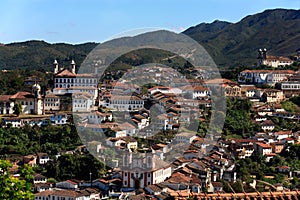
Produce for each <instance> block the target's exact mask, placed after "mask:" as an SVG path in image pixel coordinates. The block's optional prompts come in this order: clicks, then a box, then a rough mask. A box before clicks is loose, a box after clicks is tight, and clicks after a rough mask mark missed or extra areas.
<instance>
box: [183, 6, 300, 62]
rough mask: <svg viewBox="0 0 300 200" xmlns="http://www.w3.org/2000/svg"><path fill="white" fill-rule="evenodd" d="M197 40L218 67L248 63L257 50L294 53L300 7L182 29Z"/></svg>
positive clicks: (286, 54) (296, 45)
mask: <svg viewBox="0 0 300 200" xmlns="http://www.w3.org/2000/svg"><path fill="white" fill-rule="evenodd" d="M183 33H184V34H187V35H188V36H190V37H192V38H193V39H195V40H196V41H198V42H199V43H200V44H201V45H203V46H204V48H205V49H206V50H207V51H208V52H209V53H210V55H211V56H212V57H213V58H214V60H215V62H216V63H217V64H218V65H219V66H220V67H228V66H237V65H251V64H253V63H255V62H256V56H257V49H259V48H267V49H268V50H269V54H270V55H284V56H290V55H294V54H295V51H296V50H297V49H298V48H299V41H300V10H287V9H274V10H266V11H264V12H262V13H258V14H255V15H250V16H247V17H245V18H243V19H242V20H241V21H239V22H237V23H228V22H221V21H215V22H213V23H211V24H206V23H202V24H199V25H197V26H195V27H191V28H189V29H187V30H186V31H184V32H183Z"/></svg>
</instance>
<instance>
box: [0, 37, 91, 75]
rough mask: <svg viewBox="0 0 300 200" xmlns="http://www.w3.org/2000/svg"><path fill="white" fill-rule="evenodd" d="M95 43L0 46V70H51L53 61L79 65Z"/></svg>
mask: <svg viewBox="0 0 300 200" xmlns="http://www.w3.org/2000/svg"><path fill="white" fill-rule="evenodd" d="M96 45H97V44H96V43H85V44H79V45H71V44H64V43H57V44H49V43H46V42H44V41H27V42H20V43H11V44H7V45H3V46H0V69H31V70H33V69H34V70H42V71H49V70H51V67H52V63H53V61H54V59H57V60H58V62H59V64H60V66H61V67H62V66H68V65H69V64H70V61H71V60H72V59H74V60H75V61H76V62H77V64H80V63H81V62H82V61H83V60H84V59H85V57H86V56H87V54H88V53H89V52H90V51H91V50H92V49H93V48H94V47H95V46H96Z"/></svg>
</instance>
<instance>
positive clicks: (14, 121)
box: [3, 117, 24, 128]
mask: <svg viewBox="0 0 300 200" xmlns="http://www.w3.org/2000/svg"><path fill="white" fill-rule="evenodd" d="M3 123H4V126H6V127H7V126H11V127H14V128H20V127H22V126H24V124H23V121H22V120H21V118H19V117H8V118H4V119H3Z"/></svg>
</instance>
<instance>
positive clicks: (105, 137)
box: [0, 49, 300, 200]
mask: <svg viewBox="0 0 300 200" xmlns="http://www.w3.org/2000/svg"><path fill="white" fill-rule="evenodd" d="M297 53H298V54H296V55H295V57H294V59H293V60H292V59H291V58H287V57H283V56H280V57H276V56H269V55H268V53H267V49H259V50H258V57H257V67H256V68H255V69H251V68H249V69H245V70H242V71H240V72H239V74H238V76H237V77H236V80H237V81H234V80H229V79H226V78H221V77H217V78H215V77H208V76H209V75H208V74H210V73H208V74H205V76H200V75H201V73H205V72H199V74H200V75H199V74H195V73H194V75H195V76H194V77H193V78H188V79H185V80H186V81H185V83H183V82H181V80H182V79H183V78H184V77H183V75H182V74H179V73H178V74H176V73H173V70H171V69H170V68H166V67H163V66H160V65H158V64H155V65H154V66H151V67H149V68H145V69H143V73H140V72H139V71H137V72H135V70H134V69H129V70H127V71H126V72H125V73H127V74H130V76H128V77H129V78H128V79H122V80H121V81H120V80H116V79H114V78H112V77H113V76H112V74H111V72H110V73H108V74H106V77H105V78H102V77H99V75H98V71H97V67H95V72H94V73H77V72H78V69H76V68H77V66H76V63H75V61H74V60H72V61H71V62H70V66H69V67H67V68H60V66H59V62H58V61H57V60H54V62H53V68H52V69H51V70H52V71H51V73H52V75H53V76H52V80H53V85H52V88H47V90H43V88H42V87H41V86H40V83H39V81H38V79H37V77H27V79H26V81H25V83H24V84H26V87H27V88H30V90H31V91H28V90H27V91H18V92H17V93H15V94H12V95H0V115H1V126H2V128H15V129H25V128H26V127H28V126H30V127H47V126H58V127H64V126H67V125H73V126H76V130H77V132H78V133H79V135H80V137H81V139H82V143H83V144H82V145H80V146H77V147H76V148H75V149H73V150H69V151H61V152H55V153H53V152H37V153H36V154H32V155H21V156H20V155H16V156H15V157H13V156H12V158H10V160H12V161H13V164H14V167H15V168H16V167H18V165H22V164H28V165H30V166H32V167H33V168H38V167H39V166H41V167H43V166H45V165H47V163H48V164H49V163H51V162H52V161H53V159H57V158H59V157H60V156H61V155H63V154H84V153H86V152H89V153H90V154H92V155H93V156H94V157H96V158H97V159H99V160H100V161H101V162H105V164H107V165H109V167H108V170H107V171H106V173H105V174H103V176H102V177H99V178H97V179H93V174H92V173H91V172H90V173H89V175H90V176H89V177H85V179H84V180H77V179H72V178H71V179H66V180H60V181H56V182H53V181H49V179H50V180H51V179H53V177H46V176H45V175H44V174H43V171H41V173H34V178H33V180H32V183H33V184H32V191H33V192H34V195H35V199H36V200H50V199H51V200H52V199H55V200H56V199H60V200H63V199H65V200H67V199H73V200H82V199H91V200H92V199H93V200H96V199H113V198H118V199H132V200H134V199H158V200H162V199H187V198H189V197H193V196H194V197H196V198H197V197H199V199H202V198H203V199H204V198H205V199H207V198H221V197H222V198H224V199H225V198H226V199H228V198H227V197H226V195H227V194H231V195H234V194H237V197H236V198H241V199H242V198H246V197H245V196H243V197H242V196H241V197H239V196H238V194H240V193H244V194H247V193H248V192H250V191H251V192H255V193H260V192H261V194H263V193H264V192H265V193H264V194H265V195H267V194H266V192H270V195H271V193H274V195H275V194H276V195H278V196H282V195H283V194H284V193H286V194H289V192H290V193H291V198H290V199H297V196H298V198H299V193H298V191H297V189H299V188H300V184H299V181H298V182H297V183H296V181H295V180H298V179H300V168H299V166H294V165H293V164H292V163H288V162H279V161H278V162H276V160H278V159H279V157H280V155H282V154H284V153H286V152H290V153H291V152H292V148H293V146H295V145H299V144H300V129H299V128H298V127H296V125H297V124H298V123H299V120H300V111H298V110H296V111H294V110H291V109H287V104H288V103H286V102H290V99H293V98H297V97H298V96H299V94H300V69H299V70H292V69H290V68H289V66H291V65H293V64H294V63H296V62H298V61H299V57H300V52H297ZM254 60H255V58H254ZM298 64H299V62H298ZM298 66H299V65H298ZM258 68H261V69H258ZM49 71H50V69H49ZM114 73H116V74H117V73H118V72H117V71H115V72H114ZM123 73H124V72H123ZM107 77H109V78H107ZM203 77H204V78H203ZM139 80H164V81H165V83H168V84H165V85H163V84H161V82H160V81H158V82H157V83H155V81H152V82H151V83H152V84H147V85H143V84H140V83H139ZM177 80H178V81H177ZM217 97H218V98H217ZM222 98H223V101H224V102H225V104H226V102H227V109H228V106H229V105H231V106H232V107H234V106H237V105H238V104H239V103H240V105H243V106H244V105H246V103H248V104H247V105H249V112H251V115H250V114H249V120H248V121H245V120H247V119H242V121H243V122H238V123H241V124H242V123H248V124H251V126H253V127H254V128H253V129H251V130H250V131H248V132H247V130H241V131H240V130H235V131H236V132H234V131H233V132H232V133H230V134H229V133H226V134H225V133H224V131H218V130H217V129H218V125H220V124H221V125H220V126H222V125H223V124H224V123H223V122H222V121H224V120H225V119H224V117H223V119H222V117H221V118H220V119H215V120H217V125H215V126H216V127H210V126H214V124H212V125H210V120H211V119H210V117H211V116H214V114H215V115H216V117H218V116H219V115H220V116H221V115H222V113H223V115H226V110H222V109H220V110H218V107H217V106H216V104H217V103H216V102H217V100H216V99H222ZM231 102H235V103H231ZM245 102H246V103H245ZM234 104H236V105H234ZM239 109H240V110H243V109H244V108H243V107H240V108H239ZM245 110H246V108H245ZM228 111H230V109H228V110H227V114H228ZM216 113H217V114H216ZM220 113H221V114H220ZM223 115H222V116H223ZM284 120H287V121H288V122H289V123H291V124H295V127H296V128H293V127H290V128H289V127H288V125H286V126H281V125H280V123H283V122H282V121H284ZM284 122H285V121H284ZM218 123H220V124H218ZM222 123H223V124H222ZM195 124H196V125H195ZM221 128H223V127H221ZM225 128H228V127H225ZM239 131H240V132H239ZM238 136H239V137H238ZM296 154H297V155H296V156H295V157H296V158H297V156H299V152H296ZM254 158H255V159H257V160H256V162H257V163H259V160H260V161H261V162H263V163H266V165H270V166H271V165H272V167H273V168H274V169H273V172H272V173H271V172H270V173H269V174H263V175H261V174H260V173H253V172H251V173H249V174H247V173H246V172H245V171H243V170H242V168H243V167H244V168H247V167H245V166H247V164H245V163H246V162H248V161H249V160H250V161H251V159H254ZM20 161H21V162H20ZM250 161H249V162H250ZM248 164H249V163H248ZM244 165H245V166H244ZM249 165H250V164H249ZM70 173H72V172H70ZM278 174H280V176H282V177H283V181H282V182H278V181H277V179H276V177H277V176H278ZM13 176H14V177H18V176H19V171H18V170H15V171H13ZM260 176H263V178H265V179H270V180H272V181H273V182H274V181H275V182H274V184H272V183H270V182H267V181H263V180H262V179H260V178H259V177H260ZM242 177H244V178H245V177H246V178H245V180H243V179H242ZM272 181H271V182H272ZM276 181H277V182H276ZM293 181H294V182H293ZM291 183H296V184H291ZM237 185H238V186H237ZM237 187H241V188H242V189H241V191H242V192H240V193H239V192H238V191H236V188H237ZM244 187H245V188H244ZM246 187H247V188H246ZM228 191H230V192H228ZM201 195H202V196H201ZM209 195H211V196H209ZM213 195H219V197H218V196H213ZM220 195H221V196H220ZM222 195H224V196H222ZM276 195H275V196H276ZM250 196H251V195H250V193H249V197H248V198H249V199H250ZM251 198H252V197H251ZM278 198H279V197H278ZM282 199H284V198H282Z"/></svg>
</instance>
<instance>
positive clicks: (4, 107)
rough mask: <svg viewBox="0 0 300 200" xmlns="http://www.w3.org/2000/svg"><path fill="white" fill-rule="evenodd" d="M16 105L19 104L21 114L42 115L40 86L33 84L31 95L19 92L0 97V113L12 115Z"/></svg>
mask: <svg viewBox="0 0 300 200" xmlns="http://www.w3.org/2000/svg"><path fill="white" fill-rule="evenodd" d="M16 103H19V104H21V107H22V111H21V114H37V115H41V114H43V101H42V96H41V86H40V85H38V84H34V85H33V86H32V92H31V93H30V92H23V91H20V92H17V93H16V94H14V95H0V113H1V114H13V112H14V111H13V107H14V105H15V104H16Z"/></svg>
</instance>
